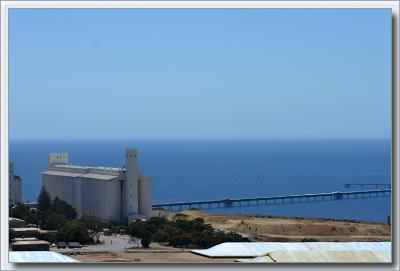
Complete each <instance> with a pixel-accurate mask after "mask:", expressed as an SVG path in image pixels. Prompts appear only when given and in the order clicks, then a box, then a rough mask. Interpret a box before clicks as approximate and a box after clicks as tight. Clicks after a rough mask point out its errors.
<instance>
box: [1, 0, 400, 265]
mask: <svg viewBox="0 0 400 271" xmlns="http://www.w3.org/2000/svg"><path fill="white" fill-rule="evenodd" d="M399 6H400V5H399V2H398V1H1V18H0V19H1V22H0V23H1V32H0V33H1V58H0V59H1V70H0V71H1V79H0V82H1V99H0V120H1V145H0V150H1V156H0V162H1V194H0V203H1V228H0V230H1V232H0V233H1V235H0V236H1V238H0V241H1V254H0V256H1V257H0V263H1V265H0V269H1V270H16V269H38V270H43V269H55V268H57V269H64V270H67V269H91V270H100V269H107V270H109V269H146V270H160V269H172V270H176V269H184V270H190V269H205V270H207V269H221V270H232V269H236V270H249V269H265V268H273V269H277V270H295V269H304V270H312V269H317V270H321V269H327V270H329V269H330V270H333V269H335V270H336V269H346V270H399V256H398V255H399V165H400V164H399V163H400V159H399V96H400V95H399V13H400V11H399ZM18 8H24V9H28V8H29V9H35V8H88V9H89V8H93V9H94V8H96V9H99V8H118V9H121V8H146V9H148V8H174V9H175V8H241V9H242V8H299V9H305V8H307V9H312V8H314V9H317V8H318V9H322V8H387V9H391V10H392V263H391V264H384V265H382V264H323V265H320V264H274V265H273V266H272V265H265V264H262V265H260V264H251V265H248V264H241V263H233V264H230V263H229V264H228V263H227V264H225V263H224V264H222V263H221V264H214V263H207V264H200V263H199V264H189V263H185V264H182V263H171V264H151V263H135V264H118V263H100V264H99V263H65V264H64V263H62V264H61V263H60V264H12V263H9V262H8V252H9V251H8V250H9V249H8V245H9V244H8V162H9V161H8V159H9V156H8V154H9V150H8V139H9V138H8V75H9V74H8V49H9V48H8V14H9V10H10V9H18Z"/></svg>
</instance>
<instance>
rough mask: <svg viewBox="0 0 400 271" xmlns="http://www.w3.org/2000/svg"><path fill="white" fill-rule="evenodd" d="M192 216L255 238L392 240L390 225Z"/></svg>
mask: <svg viewBox="0 0 400 271" xmlns="http://www.w3.org/2000/svg"><path fill="white" fill-rule="evenodd" d="M182 213H184V214H186V215H189V217H190V218H196V217H201V218H203V219H204V220H205V223H208V224H211V225H212V226H213V227H214V228H217V229H221V230H225V231H235V232H238V233H241V234H242V235H244V236H248V237H249V238H250V239H251V240H253V241H271V242H273V241H275V242H299V241H307V240H308V241H310V240H313V241H326V242H334V241H340V242H350V241H354V242H356V241H390V225H387V224H381V223H373V222H350V221H343V220H341V221H338V220H326V219H302V218H276V217H265V216H264V217H263V216H243V215H216V214H209V213H207V212H204V211H197V210H188V211H183V212H182Z"/></svg>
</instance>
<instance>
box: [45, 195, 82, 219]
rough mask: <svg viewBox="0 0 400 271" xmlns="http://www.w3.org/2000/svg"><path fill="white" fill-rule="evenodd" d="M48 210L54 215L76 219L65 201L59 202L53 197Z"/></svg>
mask: <svg viewBox="0 0 400 271" xmlns="http://www.w3.org/2000/svg"><path fill="white" fill-rule="evenodd" d="M50 210H51V211H52V212H54V213H57V214H61V215H63V216H65V217H66V218H68V219H75V218H76V211H75V209H74V208H72V206H71V205H69V204H68V203H67V202H66V201H64V200H60V199H59V198H58V197H55V198H54V200H53V201H52V203H51V206H50Z"/></svg>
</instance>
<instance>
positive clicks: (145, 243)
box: [140, 236, 151, 248]
mask: <svg viewBox="0 0 400 271" xmlns="http://www.w3.org/2000/svg"><path fill="white" fill-rule="evenodd" d="M150 241H151V240H150V237H148V236H144V237H143V238H142V239H141V240H140V244H141V245H142V247H144V248H149V247H150Z"/></svg>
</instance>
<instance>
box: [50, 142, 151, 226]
mask: <svg viewBox="0 0 400 271" xmlns="http://www.w3.org/2000/svg"><path fill="white" fill-rule="evenodd" d="M137 160H138V152H137V150H135V149H126V151H125V166H123V167H121V168H115V167H88V166H77V165H70V164H69V157H68V154H67V153H50V154H49V156H48V169H47V170H46V171H44V172H42V186H44V187H45V189H46V190H47V191H48V192H49V194H50V196H51V197H52V199H54V198H55V197H58V198H60V199H61V200H65V201H66V202H67V203H69V204H71V205H72V207H73V208H75V209H76V211H77V213H78V215H79V216H87V217H92V218H96V219H99V220H103V221H115V222H120V223H125V222H131V221H134V220H137V219H143V218H149V217H150V216H151V210H152V206H151V205H152V200H151V198H152V181H151V179H150V178H149V177H144V176H142V174H141V172H140V171H139V169H138V164H137Z"/></svg>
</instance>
